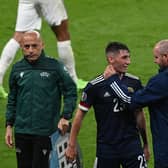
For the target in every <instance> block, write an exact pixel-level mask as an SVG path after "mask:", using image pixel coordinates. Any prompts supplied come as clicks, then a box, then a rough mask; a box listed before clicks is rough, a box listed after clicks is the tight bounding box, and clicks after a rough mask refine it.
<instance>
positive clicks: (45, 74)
mask: <svg viewBox="0 0 168 168" xmlns="http://www.w3.org/2000/svg"><path fill="white" fill-rule="evenodd" d="M40 76H41V77H47V78H48V77H49V76H50V73H48V72H41V73H40Z"/></svg>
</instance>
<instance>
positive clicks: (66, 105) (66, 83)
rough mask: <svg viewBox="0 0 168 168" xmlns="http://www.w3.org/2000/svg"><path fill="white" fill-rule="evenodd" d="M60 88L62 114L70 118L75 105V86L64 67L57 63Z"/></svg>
mask: <svg viewBox="0 0 168 168" xmlns="http://www.w3.org/2000/svg"><path fill="white" fill-rule="evenodd" d="M59 75H60V86H61V87H60V88H61V92H62V95H63V111H62V116H63V117H64V118H65V119H71V118H72V114H73V111H74V110H75V107H76V101H77V88H76V84H75V82H74V81H73V80H72V78H71V77H70V75H69V73H68V71H67V70H66V68H65V67H64V66H63V65H62V64H61V63H60V64H59Z"/></svg>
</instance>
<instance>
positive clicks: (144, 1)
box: [0, 0, 168, 168]
mask: <svg viewBox="0 0 168 168" xmlns="http://www.w3.org/2000/svg"><path fill="white" fill-rule="evenodd" d="M0 4H1V5H0V16H1V17H0V52H1V51H2V48H3V47H4V45H5V43H6V42H7V41H8V39H9V38H10V37H11V36H12V35H13V32H14V27H15V20H16V11H17V0H0ZM65 4H66V7H67V10H68V15H69V28H70V32H71V40H72V46H73V49H74V53H75V59H76V69H77V73H78V76H79V77H81V78H83V79H86V80H90V79H92V78H94V77H95V76H97V74H99V73H101V72H102V71H103V70H104V68H105V66H106V59H105V56H104V48H105V46H106V44H107V43H108V42H109V41H121V42H124V43H126V44H127V45H128V46H129V48H130V49H131V61H132V64H131V65H130V67H129V72H130V73H133V74H135V75H138V76H139V77H140V78H141V80H142V81H143V84H145V83H146V81H147V79H148V78H149V77H150V76H152V75H153V74H155V73H156V72H157V66H156V65H154V64H153V57H152V47H153V45H154V44H155V43H156V42H157V41H159V40H161V39H165V38H167V37H168V31H167V27H168V22H167V18H168V16H167V6H168V1H166V0H161V1H158V0H152V1H149V0H117V1H115V0H106V1H101V0H85V1H83V0H65ZM41 32H42V37H43V39H44V41H45V48H46V52H47V54H48V55H52V56H54V57H57V52H56V43H55V37H54V35H53V34H52V32H51V30H50V28H49V27H48V26H47V24H46V23H45V22H43V28H42V31H41ZM20 58H21V51H19V52H18V53H17V57H16V58H15V61H14V62H16V61H17V60H19V59H20ZM10 70H11V67H10V68H9V70H8V71H7V73H6V76H5V80H4V86H5V89H6V90H8V78H9V73H10ZM80 94H81V92H79V97H80ZM78 101H79V99H78ZM5 108H6V100H3V99H0V165H1V166H0V167H2V168H16V159H15V152H14V150H10V149H8V148H7V147H6V146H5V143H4V135H5V129H4V126H5V123H4V114H5ZM145 115H146V117H147V127H148V138H149V143H150V149H151V159H150V161H149V162H148V167H149V168H153V153H152V140H151V134H150V123H149V115H148V112H147V109H145ZM95 128H96V124H95V120H94V114H93V110H90V112H89V113H88V115H87V116H86V118H85V120H84V122H83V126H82V129H81V132H80V135H79V143H80V145H81V148H82V152H83V159H84V165H85V168H91V167H92V166H93V162H94V158H95V134H96V132H95Z"/></svg>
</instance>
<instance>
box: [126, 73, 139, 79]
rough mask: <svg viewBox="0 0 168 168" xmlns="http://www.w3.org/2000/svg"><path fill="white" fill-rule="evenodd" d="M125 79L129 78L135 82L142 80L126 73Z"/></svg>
mask: <svg viewBox="0 0 168 168" xmlns="http://www.w3.org/2000/svg"><path fill="white" fill-rule="evenodd" d="M125 77H127V78H129V79H133V80H140V79H139V77H138V76H135V75H133V74H131V73H125Z"/></svg>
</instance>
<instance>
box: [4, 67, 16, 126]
mask: <svg viewBox="0 0 168 168" xmlns="http://www.w3.org/2000/svg"><path fill="white" fill-rule="evenodd" d="M16 97H17V85H16V80H15V78H14V68H12V71H11V74H10V78H9V95H8V102H7V110H6V126H7V125H11V126H13V124H14V122H15V114H16V100H17V99H16Z"/></svg>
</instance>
